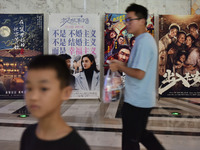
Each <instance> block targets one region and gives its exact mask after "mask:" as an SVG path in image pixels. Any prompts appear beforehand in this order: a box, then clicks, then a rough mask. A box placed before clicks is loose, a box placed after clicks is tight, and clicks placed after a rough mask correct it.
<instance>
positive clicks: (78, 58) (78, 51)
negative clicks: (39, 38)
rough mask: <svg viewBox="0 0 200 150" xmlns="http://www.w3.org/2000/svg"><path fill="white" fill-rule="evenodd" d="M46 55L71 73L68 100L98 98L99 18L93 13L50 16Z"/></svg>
mask: <svg viewBox="0 0 200 150" xmlns="http://www.w3.org/2000/svg"><path fill="white" fill-rule="evenodd" d="M49 53H50V54H56V55H59V56H61V57H63V58H64V59H66V61H67V60H68V66H69V68H70V70H71V73H72V74H71V76H72V79H73V81H72V87H73V92H72V96H71V98H72V99H73V98H76V99H78V98H81V99H84V98H91V99H93V98H99V97H100V94H99V93H100V66H99V65H100V62H99V61H100V17H99V16H98V15H96V14H51V15H50V16H49Z"/></svg>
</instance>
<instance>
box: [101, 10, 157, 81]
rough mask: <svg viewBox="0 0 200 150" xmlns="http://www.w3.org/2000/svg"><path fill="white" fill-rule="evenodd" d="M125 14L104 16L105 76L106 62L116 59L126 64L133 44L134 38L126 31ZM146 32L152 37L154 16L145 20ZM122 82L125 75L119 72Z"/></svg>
mask: <svg viewBox="0 0 200 150" xmlns="http://www.w3.org/2000/svg"><path fill="white" fill-rule="evenodd" d="M125 19H126V14H110V13H106V14H105V28H104V75H106V74H107V71H108V69H109V65H108V63H107V60H112V59H117V60H119V61H122V62H124V63H127V62H128V59H129V56H130V53H131V49H132V48H133V46H134V43H135V36H134V35H133V34H128V32H127V30H126V23H125ZM147 31H148V32H149V33H150V34H151V35H152V36H154V16H153V15H149V17H148V19H147ZM120 74H121V77H122V80H123V81H124V77H125V74H124V73H123V72H120Z"/></svg>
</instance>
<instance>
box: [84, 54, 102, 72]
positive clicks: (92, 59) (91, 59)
mask: <svg viewBox="0 0 200 150" xmlns="http://www.w3.org/2000/svg"><path fill="white" fill-rule="evenodd" d="M84 57H87V58H88V59H89V60H90V61H91V62H93V63H92V65H91V66H90V68H89V69H91V70H94V71H96V72H99V70H98V69H97V65H96V61H95V58H94V56H93V55H92V54H85V55H83V56H82V58H81V66H82V71H85V69H84V67H83V63H82V62H83V58H84Z"/></svg>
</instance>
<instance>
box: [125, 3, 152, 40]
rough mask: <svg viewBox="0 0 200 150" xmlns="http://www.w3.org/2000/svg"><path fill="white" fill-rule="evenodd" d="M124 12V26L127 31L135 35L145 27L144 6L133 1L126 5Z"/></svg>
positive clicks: (146, 13)
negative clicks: (125, 15) (125, 14)
mask: <svg viewBox="0 0 200 150" xmlns="http://www.w3.org/2000/svg"><path fill="white" fill-rule="evenodd" d="M126 13H127V17H126V26H127V31H128V32H129V33H131V34H134V35H135V36H137V35H139V34H140V33H141V32H143V31H144V30H145V29H146V24H147V17H148V10H147V9H146V8H145V7H144V6H141V5H138V4H135V3H133V4H131V5H130V6H128V7H127V9H126Z"/></svg>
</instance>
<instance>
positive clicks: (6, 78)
mask: <svg viewBox="0 0 200 150" xmlns="http://www.w3.org/2000/svg"><path fill="white" fill-rule="evenodd" d="M40 54H43V14H0V99H5V98H6V99H13V98H14V99H16V98H23V94H24V88H23V87H24V75H25V73H26V71H27V64H28V62H29V61H30V60H31V59H32V57H34V56H36V55H40Z"/></svg>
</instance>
